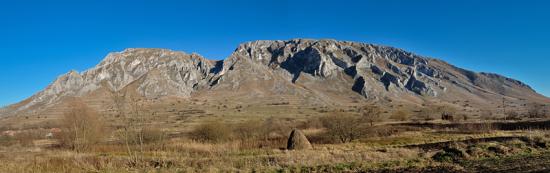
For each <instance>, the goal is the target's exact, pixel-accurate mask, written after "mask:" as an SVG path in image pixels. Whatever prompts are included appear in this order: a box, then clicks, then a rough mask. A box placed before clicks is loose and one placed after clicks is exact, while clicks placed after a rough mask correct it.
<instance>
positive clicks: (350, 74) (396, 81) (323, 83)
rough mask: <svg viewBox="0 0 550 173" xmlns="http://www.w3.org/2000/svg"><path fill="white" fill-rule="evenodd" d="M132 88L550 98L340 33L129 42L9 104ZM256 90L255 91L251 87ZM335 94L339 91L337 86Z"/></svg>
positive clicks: (151, 92)
mask: <svg viewBox="0 0 550 173" xmlns="http://www.w3.org/2000/svg"><path fill="white" fill-rule="evenodd" d="M99 89H102V90H107V91H108V92H118V91H121V90H123V89H126V90H131V91H132V92H134V93H137V94H139V95H140V96H142V97H144V98H162V97H166V96H174V97H181V98H190V97H193V94H197V93H205V92H210V91H220V92H222V93H223V92H225V93H236V92H250V91H256V92H258V93H264V94H275V95H277V94H289V95H294V96H296V97H307V98H311V100H323V99H324V102H331V100H332V98H330V97H331V96H330V95H328V94H323V93H327V92H332V93H336V95H349V94H357V95H360V96H361V97H363V98H365V99H366V100H379V99H388V98H389V99H401V98H405V97H406V98H409V99H410V98H419V99H417V100H423V99H424V98H435V99H440V100H442V101H447V102H451V101H454V100H456V99H457V98H462V99H471V100H473V99H477V100H480V102H483V101H488V100H491V99H494V98H497V97H498V98H501V97H504V96H506V97H511V98H518V99H536V100H538V101H541V100H542V101H547V100H548V99H547V98H546V97H544V96H541V95H539V94H537V93H536V92H535V91H533V90H532V89H531V88H530V87H529V86H527V85H526V84H524V83H522V82H520V81H517V80H514V79H510V78H506V77H503V76H500V75H497V74H492V73H476V72H472V71H468V70H464V69H461V68H458V67H455V66H452V65H450V64H448V63H446V62H443V61H441V60H437V59H432V58H427V57H422V56H419V55H416V54H413V53H410V52H407V51H404V50H401V49H398V48H393V47H387V46H379V45H373V44H364V43H356V42H346V41H336V40H307V39H295V40H287V41H252V42H247V43H243V44H241V45H239V46H238V47H237V49H236V50H235V51H234V52H233V53H232V54H231V55H230V56H229V57H228V58H226V59H225V60H220V61H213V60H208V59H206V58H204V57H202V56H200V55H198V54H186V53H183V52H178V51H171V50H166V49H126V50H124V51H122V52H115V53H110V54H109V55H107V56H106V57H105V59H104V60H103V61H101V62H100V63H99V64H98V65H97V66H95V67H93V68H91V69H89V70H87V71H84V72H81V73H79V72H76V71H70V72H69V73H67V74H64V75H62V76H60V77H59V78H57V79H56V80H55V81H54V82H53V83H52V84H50V85H49V86H48V87H47V88H46V89H44V90H43V91H41V92H39V93H37V94H35V95H34V96H32V97H31V98H29V99H27V100H25V101H23V102H21V103H18V104H14V105H12V106H8V107H6V108H5V109H0V114H3V115H14V114H16V113H17V112H20V111H29V109H30V108H31V107H32V108H33V109H39V108H43V107H47V106H48V105H52V104H54V103H56V102H58V101H60V100H62V98H64V97H80V96H84V95H87V94H90V93H92V92H94V91H96V90H99ZM250 95H252V96H254V94H250ZM333 95H334V94H333Z"/></svg>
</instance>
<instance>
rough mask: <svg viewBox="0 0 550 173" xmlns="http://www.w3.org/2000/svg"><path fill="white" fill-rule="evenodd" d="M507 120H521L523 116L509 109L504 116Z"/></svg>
mask: <svg viewBox="0 0 550 173" xmlns="http://www.w3.org/2000/svg"><path fill="white" fill-rule="evenodd" d="M504 119H505V120H521V117H520V115H519V113H518V112H516V111H513V110H511V111H508V112H506V115H505V117H504Z"/></svg>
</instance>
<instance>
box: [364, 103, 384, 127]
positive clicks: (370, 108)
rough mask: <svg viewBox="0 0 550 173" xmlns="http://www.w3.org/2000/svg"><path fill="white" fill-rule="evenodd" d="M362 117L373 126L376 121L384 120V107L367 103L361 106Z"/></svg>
mask: <svg viewBox="0 0 550 173" xmlns="http://www.w3.org/2000/svg"><path fill="white" fill-rule="evenodd" d="M361 114H362V119H363V120H364V121H366V122H368V123H369V124H370V126H373V125H374V123H375V122H378V121H381V120H382V109H380V107H378V106H375V105H367V106H364V107H362V108H361Z"/></svg>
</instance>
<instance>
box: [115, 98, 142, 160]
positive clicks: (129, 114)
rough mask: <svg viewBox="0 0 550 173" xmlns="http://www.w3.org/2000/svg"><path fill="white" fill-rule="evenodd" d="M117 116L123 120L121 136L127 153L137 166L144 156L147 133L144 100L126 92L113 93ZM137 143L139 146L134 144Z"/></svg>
mask: <svg viewBox="0 0 550 173" xmlns="http://www.w3.org/2000/svg"><path fill="white" fill-rule="evenodd" d="M112 99H113V103H114V107H115V109H117V110H116V112H117V116H118V117H121V118H122V120H123V124H122V131H120V133H119V136H120V138H121V139H122V140H123V142H124V145H125V146H126V150H127V153H128V155H129V157H130V159H131V161H132V162H133V164H136V166H139V165H137V164H139V163H140V161H141V160H142V158H143V153H144V144H145V140H146V137H145V135H146V134H147V129H146V126H145V122H146V120H145V116H144V114H143V113H142V109H143V104H142V100H141V99H139V98H137V97H135V96H132V95H130V94H128V93H126V92H121V91H118V92H114V93H112ZM136 145H137V148H135V147H134V146H136Z"/></svg>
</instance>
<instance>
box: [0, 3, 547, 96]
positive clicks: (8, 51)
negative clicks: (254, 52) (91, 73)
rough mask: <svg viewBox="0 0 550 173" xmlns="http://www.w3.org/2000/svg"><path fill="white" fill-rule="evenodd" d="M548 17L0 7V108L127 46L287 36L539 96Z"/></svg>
mask: <svg viewBox="0 0 550 173" xmlns="http://www.w3.org/2000/svg"><path fill="white" fill-rule="evenodd" d="M548 9H550V2H548V1H542V0H541V1H528V0H523V1H518V0H515V1H506V0H499V1H497V0H494V1H493V0H485V1H478V0H445V1H442V0H418V1H409V0H401V1H397V0H372V1H369V0H363V1H359V0H358V1H350V0H338V1H313V0H311V1H309V0H307V1H299V0H277V1H275V0H272V1H252V0H251V1H241V0H232V1H211V0H210V1H209V0H204V1H200V2H185V1H163V0H155V1H153V0H150V1H140V0H133V1H116V0H79V1H74V0H67V1H59V0H51V1H25V0H21V1H9V0H2V1H0V70H1V71H0V82H1V85H0V105H7V104H10V103H15V102H18V101H21V100H23V99H25V98H27V97H29V96H31V95H32V94H34V93H35V92H38V91H40V90H42V89H44V88H45V87H46V86H47V85H48V84H49V83H50V82H52V81H53V80H54V79H55V78H56V77H57V76H59V75H61V74H64V73H66V72H68V71H69V70H71V69H75V70H78V71H83V70H85V69H88V68H90V67H93V66H95V65H96V64H97V63H99V61H101V59H103V57H104V56H105V55H106V54H107V53H108V52H112V51H121V50H123V49H125V48H129V47H148V48H153V47H154V48H169V49H174V50H181V51H185V52H189V53H190V52H197V53H199V54H202V55H204V56H206V57H208V58H211V59H223V58H225V57H226V56H228V55H229V54H230V53H231V52H232V51H233V50H234V49H235V48H236V47H237V45H238V44H239V43H242V42H245V41H250V40H266V39H269V40H271V39H278V40H281V39H282V40H285V39H292V38H315V39H321V38H331V39H338V40H350V41H359V42H368V43H376V44H383V45H389V46H395V47H399V48H403V49H406V50H409V51H412V52H415V53H417V54H420V55H425V56H430V57H435V58H440V59H443V60H446V61H448V62H450V63H451V64H454V65H457V66H459V67H463V68H466V69H471V70H474V71H478V72H482V71H483V72H495V73H499V74H503V75H505V76H508V77H512V78H516V79H519V80H521V81H524V82H526V83H527V84H529V85H531V86H532V87H533V88H534V89H536V90H537V91H538V92H540V93H543V94H545V95H547V96H549V95H550V80H549V79H550V77H549V76H548V75H549V74H550V67H549V66H550V43H549V41H550V12H548V11H547V10H548Z"/></svg>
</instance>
